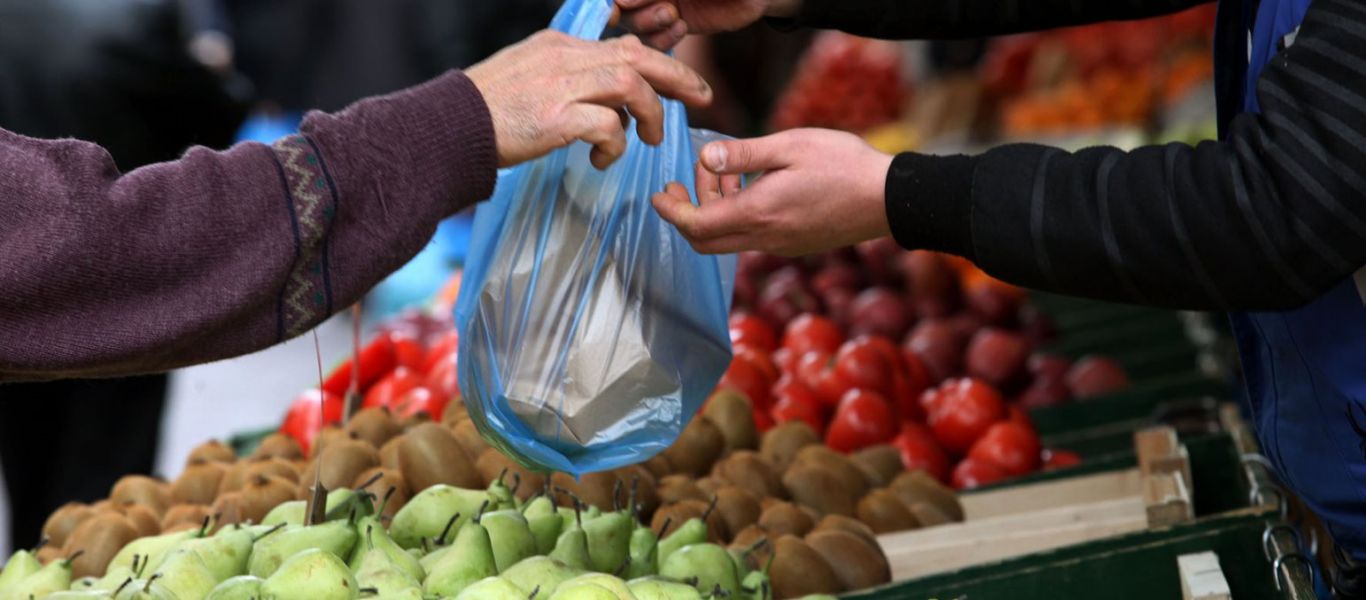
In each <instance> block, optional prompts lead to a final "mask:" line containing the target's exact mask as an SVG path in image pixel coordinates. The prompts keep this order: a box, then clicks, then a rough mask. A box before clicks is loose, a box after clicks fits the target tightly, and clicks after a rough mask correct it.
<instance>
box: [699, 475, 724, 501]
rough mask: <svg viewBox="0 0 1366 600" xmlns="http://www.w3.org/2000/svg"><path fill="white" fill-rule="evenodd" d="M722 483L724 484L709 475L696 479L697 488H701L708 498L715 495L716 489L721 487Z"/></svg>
mask: <svg viewBox="0 0 1366 600" xmlns="http://www.w3.org/2000/svg"><path fill="white" fill-rule="evenodd" d="M722 485H725V484H724V483H723V482H721V481H719V480H716V479H712V478H710V477H702V478H699V479H698V480H697V489H699V490H702V493H703V494H705V495H706V496H707V497H708V498H710V497H712V496H715V495H716V490H719V489H721V486H722Z"/></svg>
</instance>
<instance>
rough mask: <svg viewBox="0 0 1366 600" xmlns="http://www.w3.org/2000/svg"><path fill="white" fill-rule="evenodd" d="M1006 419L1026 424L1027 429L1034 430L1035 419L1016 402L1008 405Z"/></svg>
mask: <svg viewBox="0 0 1366 600" xmlns="http://www.w3.org/2000/svg"><path fill="white" fill-rule="evenodd" d="M1006 421H1009V422H1011V423H1018V424H1020V425H1022V426H1024V428H1025V429H1028V430H1030V431H1034V421H1033V420H1032V419H1030V418H1029V413H1027V412H1025V410H1024V409H1023V408H1020V407H1019V406H1016V405H1014V404H1011V405H1010V406H1007V407H1006Z"/></svg>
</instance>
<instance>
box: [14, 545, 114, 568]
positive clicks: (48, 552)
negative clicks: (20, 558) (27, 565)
mask: <svg viewBox="0 0 1366 600" xmlns="http://www.w3.org/2000/svg"><path fill="white" fill-rule="evenodd" d="M34 558H37V559H38V562H40V563H43V564H47V563H50V562H52V561H54V560H57V559H60V558H62V549H61V548H59V547H57V546H51V545H48V546H43V547H42V548H39V549H38V552H37V553H36V554H35V555H34ZM110 560H113V558H112V557H111V558H110Z"/></svg>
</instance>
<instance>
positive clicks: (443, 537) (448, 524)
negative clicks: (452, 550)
mask: <svg viewBox="0 0 1366 600" xmlns="http://www.w3.org/2000/svg"><path fill="white" fill-rule="evenodd" d="M459 520H460V513H458V512H457V513H455V514H453V515H451V519H450V520H449V521H446V527H444V528H442V530H441V536H440V537H438V538H436V542H437V545H440V546H445V545H446V534H448V533H450V532H451V528H452V527H455V522H456V521H459Z"/></svg>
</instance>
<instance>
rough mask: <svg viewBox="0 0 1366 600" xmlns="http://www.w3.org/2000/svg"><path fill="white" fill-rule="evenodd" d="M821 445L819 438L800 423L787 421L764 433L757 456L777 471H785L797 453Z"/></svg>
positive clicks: (808, 427) (808, 426)
mask: <svg viewBox="0 0 1366 600" xmlns="http://www.w3.org/2000/svg"><path fill="white" fill-rule="evenodd" d="M820 443H821V437H820V436H819V435H816V431H815V430H814V429H811V426H810V425H807V424H806V423H804V422H802V421H787V422H784V423H781V424H779V425H778V426H776V427H774V428H773V429H770V430H768V431H767V432H766V433H764V437H763V439H762V440H760V442H759V455H760V456H762V457H764V459H765V460H767V461H768V462H769V464H771V465H773V467H774V468H775V469H777V470H778V471H786V470H787V467H788V465H791V464H792V459H793V458H796V456H797V452H799V451H800V450H801V449H802V448H805V447H807V446H811V445H816V444H820Z"/></svg>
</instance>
